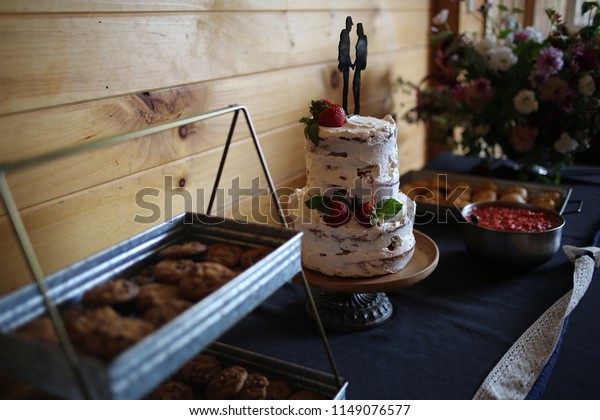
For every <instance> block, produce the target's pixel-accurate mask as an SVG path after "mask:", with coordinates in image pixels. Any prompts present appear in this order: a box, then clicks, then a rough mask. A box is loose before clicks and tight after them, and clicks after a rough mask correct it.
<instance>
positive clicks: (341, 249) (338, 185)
mask: <svg viewBox="0 0 600 420" xmlns="http://www.w3.org/2000/svg"><path fill="white" fill-rule="evenodd" d="M310 112H311V117H305V118H302V119H301V120H300V122H302V123H304V124H306V126H305V130H304V131H305V136H306V145H305V153H306V154H305V159H306V179H307V185H306V186H305V187H304V188H302V189H299V190H297V191H296V192H295V195H294V196H293V198H292V202H291V207H290V210H291V213H292V219H293V225H294V227H295V228H296V229H297V230H300V231H302V232H304V235H303V238H302V263H303V265H304V266H305V267H306V268H308V269H311V270H315V271H319V272H321V273H323V274H326V275H329V276H340V277H370V276H378V275H385V274H391V273H396V272H398V271H400V270H402V269H403V268H404V267H405V266H406V264H408V262H409V260H410V259H411V257H412V255H413V252H414V247H415V237H414V235H413V224H414V215H415V203H414V202H413V201H412V200H411V199H410V198H408V197H407V196H406V195H405V194H403V193H401V192H400V189H399V187H400V175H399V169H398V146H397V143H396V123H395V121H394V120H393V118H392V117H391V116H389V115H387V116H385V117H384V118H383V119H378V118H373V117H365V116H360V115H352V116H349V117H346V113H345V112H344V110H343V108H342V107H341V106H340V105H338V104H334V103H332V102H331V101H329V100H319V101H312V104H311V107H310Z"/></svg>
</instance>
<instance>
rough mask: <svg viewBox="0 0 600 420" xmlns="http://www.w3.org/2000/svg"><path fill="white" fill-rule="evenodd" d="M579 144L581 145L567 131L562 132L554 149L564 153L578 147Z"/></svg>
mask: <svg viewBox="0 0 600 420" xmlns="http://www.w3.org/2000/svg"><path fill="white" fill-rule="evenodd" d="M577 146H579V143H577V141H576V140H573V139H572V138H571V136H569V135H568V134H567V133H562V134H561V136H560V138H559V139H558V140H556V142H555V143H554V149H555V150H556V151H557V152H558V153H562V154H563V155H564V154H565V153H568V152H572V151H573V150H575V149H577Z"/></svg>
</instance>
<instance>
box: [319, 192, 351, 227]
mask: <svg viewBox="0 0 600 420" xmlns="http://www.w3.org/2000/svg"><path fill="white" fill-rule="evenodd" d="M328 210H329V211H328V214H326V215H324V216H323V221H324V222H325V223H326V224H327V225H329V226H331V227H339V226H343V225H345V224H346V223H348V222H349V221H350V210H349V209H348V206H347V205H346V203H344V202H343V201H341V200H335V199H334V200H331V203H330V204H329V206H328Z"/></svg>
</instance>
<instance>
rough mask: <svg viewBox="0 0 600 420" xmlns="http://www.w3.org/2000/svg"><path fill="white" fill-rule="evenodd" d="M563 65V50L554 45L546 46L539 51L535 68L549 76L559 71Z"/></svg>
mask: <svg viewBox="0 0 600 420" xmlns="http://www.w3.org/2000/svg"><path fill="white" fill-rule="evenodd" d="M563 65H564V62H563V52H562V51H561V50H559V49H556V48H554V47H548V48H544V49H543V50H542V51H540V55H539V56H538V58H537V61H536V63H535V68H536V70H537V72H538V73H539V74H541V75H544V76H550V75H552V74H555V73H557V72H558V71H560V69H562V67H563Z"/></svg>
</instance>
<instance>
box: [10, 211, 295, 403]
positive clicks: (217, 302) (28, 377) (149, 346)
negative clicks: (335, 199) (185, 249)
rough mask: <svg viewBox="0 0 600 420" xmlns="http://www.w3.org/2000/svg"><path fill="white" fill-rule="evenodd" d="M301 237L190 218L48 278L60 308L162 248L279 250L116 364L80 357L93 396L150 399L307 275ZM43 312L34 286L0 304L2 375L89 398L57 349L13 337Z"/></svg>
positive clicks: (288, 232) (230, 222)
mask: <svg viewBox="0 0 600 420" xmlns="http://www.w3.org/2000/svg"><path fill="white" fill-rule="evenodd" d="M300 237H301V233H298V232H295V231H292V230H288V229H285V228H282V227H278V226H267V225H258V224H247V223H246V224H243V223H240V222H236V221H233V220H229V219H223V218H218V217H212V216H206V215H200V214H195V213H185V214H182V215H179V216H177V217H175V218H174V219H173V220H170V221H168V222H165V223H163V224H161V225H158V226H156V227H155V228H152V229H150V230H148V231H146V232H144V233H142V234H140V235H137V236H135V237H132V238H130V239H129V240H127V241H124V242H122V243H120V244H118V245H116V246H114V247H113V248H110V249H108V250H105V251H103V252H101V253H98V254H96V255H94V256H92V257H89V258H87V259H85V260H82V261H80V262H78V263H76V264H75V265H73V266H71V267H69V268H67V269H64V270H62V271H59V272H57V273H55V274H53V275H51V276H49V277H48V278H47V279H46V283H47V286H48V291H49V296H50V298H51V299H53V301H54V302H55V304H56V305H61V304H65V303H68V302H78V301H79V299H80V298H81V296H82V295H83V293H84V292H85V291H86V290H88V289H90V288H92V287H94V286H96V285H97V284H100V283H103V282H105V281H108V280H111V279H114V278H115V277H117V276H124V277H129V276H130V275H133V274H135V273H137V272H139V271H140V270H141V269H142V268H143V267H146V266H147V265H149V264H150V263H151V262H152V261H154V258H155V255H156V253H157V252H158V251H159V250H160V249H162V248H164V247H166V246H169V245H171V244H173V243H176V242H181V241H184V240H191V239H201V240H204V241H207V242H211V241H225V242H233V243H237V244H240V245H247V246H257V245H262V246H270V247H273V248H275V250H274V251H273V252H271V253H270V254H269V255H268V256H266V257H265V258H263V259H262V260H260V261H258V262H257V263H256V264H254V265H253V266H252V267H250V268H248V269H247V270H245V271H243V272H242V273H240V274H239V275H238V276H236V277H235V278H234V279H233V280H231V281H230V282H229V283H227V284H226V285H224V286H223V287H221V288H220V289H219V290H217V291H216V292H214V293H212V294H211V295H209V296H207V297H206V298H204V299H203V300H201V301H199V302H198V303H196V304H195V305H194V306H192V307H191V308H190V309H188V310H187V311H186V312H184V313H183V314H181V315H180V316H178V317H177V318H175V319H174V320H172V321H171V322H169V323H168V324H166V325H164V326H163V327H161V328H159V329H157V330H156V331H155V332H154V333H153V334H151V335H149V336H147V337H146V338H144V339H143V340H141V341H140V342H138V343H137V344H135V345H134V346H132V347H130V348H129V349H127V350H125V351H124V352H122V353H121V354H120V355H118V356H117V357H116V358H114V359H113V360H111V361H109V362H103V361H100V360H98V359H95V358H91V357H88V356H86V355H80V356H79V359H80V365H81V371H82V373H83V375H84V378H85V380H86V382H87V383H89V384H90V386H89V388H90V389H89V393H90V396H91V397H92V398H96V399H136V398H139V397H141V396H143V395H145V394H147V393H148V392H149V391H150V390H151V389H153V388H154V387H155V386H156V385H157V384H159V383H160V382H162V381H163V380H164V379H165V378H167V377H168V376H169V375H170V374H172V373H173V372H174V371H176V370H177V369H178V368H179V367H180V366H181V365H183V363H185V362H186V361H187V360H189V359H190V358H191V357H193V356H194V355H195V354H197V353H199V352H200V351H201V350H202V349H204V348H205V347H206V346H208V345H209V344H210V343H212V342H213V341H214V340H215V339H217V338H218V337H219V336H220V335H221V334H222V333H223V332H225V331H226V330H227V329H229V328H230V327H231V326H232V325H234V324H235V323H236V322H237V321H238V320H240V319H241V318H242V317H244V316H245V315H246V314H248V313H249V312H250V311H252V310H253V309H254V308H255V307H256V306H258V305H259V304H260V303H261V302H262V301H263V300H265V299H266V298H267V297H269V296H270V295H271V294H272V293H273V292H275V291H276V290H277V289H278V288H280V287H281V286H282V285H283V284H285V283H287V282H289V281H291V279H292V278H293V277H294V275H296V274H297V273H299V272H301V261H300ZM44 312H45V307H44V305H43V301H42V298H41V296H40V294H39V292H38V290H37V288H36V287H35V285H33V284H32V285H29V286H26V287H24V288H22V289H20V290H18V291H16V292H14V293H12V294H10V295H8V296H6V297H4V298H2V299H1V300H0V333H1V334H0V371H1V372H4V373H5V374H7V375H8V376H11V377H14V378H15V379H20V380H23V381H25V382H28V383H30V384H32V385H35V386H37V387H38V388H40V389H42V390H44V391H46V392H49V393H51V394H53V395H56V396H59V397H62V398H74V399H80V398H83V397H84V395H85V394H84V393H82V390H81V387H80V386H79V383H78V382H77V381H76V380H75V378H74V377H73V374H72V370H71V369H70V365H69V364H68V362H67V360H66V358H65V356H64V353H63V351H62V350H61V349H60V348H59V347H57V346H52V345H49V344H44V343H41V342H40V343H37V342H32V341H31V340H27V339H24V338H21V337H18V336H15V335H12V334H8V333H10V332H11V331H13V330H14V329H16V328H18V327H20V326H21V325H24V324H25V323H27V322H29V321H30V320H32V319H33V318H35V317H37V316H39V315H41V314H43V313H44Z"/></svg>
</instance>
